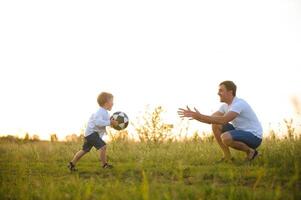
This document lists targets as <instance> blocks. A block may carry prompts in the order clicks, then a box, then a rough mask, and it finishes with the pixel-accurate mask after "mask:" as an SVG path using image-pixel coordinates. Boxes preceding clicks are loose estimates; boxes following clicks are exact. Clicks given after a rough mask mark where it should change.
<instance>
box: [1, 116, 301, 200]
mask: <svg viewBox="0 0 301 200" xmlns="http://www.w3.org/2000/svg"><path fill="white" fill-rule="evenodd" d="M153 114H154V113H153ZM155 115H156V114H155ZM152 120H153V121H152V122H153V123H150V124H144V129H143V126H142V127H140V129H138V131H140V133H141V135H140V137H141V138H140V140H139V141H133V140H131V139H130V138H129V137H128V136H127V135H126V134H125V132H119V133H115V137H113V138H112V141H110V142H109V143H108V158H109V162H110V163H111V164H113V165H114V168H113V169H102V168H101V166H100V162H99V160H98V152H96V150H95V149H93V150H92V151H91V152H90V153H89V154H87V155H86V156H85V157H83V158H82V159H81V160H80V162H79V163H78V165H77V168H78V171H77V172H72V173H71V172H70V171H69V169H68V168H67V164H68V161H70V159H71V158H72V157H73V155H74V153H75V152H76V151H77V150H79V149H80V148H81V145H82V142H81V141H78V142H76V141H75V142H59V141H55V140H53V142H51V141H38V140H36V141H34V140H31V139H28V138H27V139H26V140H24V139H15V138H10V137H3V138H2V139H1V141H0V153H1V157H0V184H1V185H0V199H260V200H261V199H273V200H274V199H301V193H300V191H301V179H300V175H301V173H300V171H301V170H300V166H301V138H300V136H299V134H298V133H296V132H295V131H294V130H293V129H290V128H289V127H288V130H287V133H284V135H285V137H283V138H281V139H279V138H278V137H277V133H276V134H275V133H274V134H271V135H270V137H267V138H265V139H264V141H263V144H262V145H261V146H260V148H259V149H258V150H259V152H260V156H259V157H257V158H256V159H255V160H254V161H252V162H247V161H245V160H244V159H245V155H244V154H243V153H240V152H237V151H232V153H233V156H234V157H235V160H234V161H233V162H232V163H217V162H216V161H218V160H219V159H220V158H221V156H222V154H221V151H220V149H219V147H218V146H217V144H216V142H215V141H214V139H213V137H210V136H208V137H196V136H195V137H190V138H184V139H182V140H180V141H179V140H172V139H167V138H164V137H163V136H164V135H165V134H166V133H167V132H168V131H169V130H168V129H167V128H166V126H164V125H163V124H160V123H159V121H157V122H156V120H160V118H159V117H158V116H157V118H155V117H154V116H153V118H152ZM154 123H155V124H154ZM150 127H153V128H154V129H148V128H150ZM143 130H144V131H145V130H149V131H150V132H148V133H145V132H143ZM153 130H156V132H154V131H153ZM142 133H143V134H142ZM158 133H159V134H158ZM154 134H155V135H154ZM151 136H153V137H151ZM143 138H144V140H143ZM147 138H148V139H147ZM142 141H143V142H142Z"/></svg>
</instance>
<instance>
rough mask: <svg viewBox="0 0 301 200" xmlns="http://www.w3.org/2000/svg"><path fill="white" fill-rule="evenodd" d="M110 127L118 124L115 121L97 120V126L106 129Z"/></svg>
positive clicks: (100, 118)
mask: <svg viewBox="0 0 301 200" xmlns="http://www.w3.org/2000/svg"><path fill="white" fill-rule="evenodd" d="M110 125H113V126H117V125H118V122H117V121H116V120H114V119H111V120H104V119H103V118H102V117H99V118H97V119H96V126H98V127H104V126H110Z"/></svg>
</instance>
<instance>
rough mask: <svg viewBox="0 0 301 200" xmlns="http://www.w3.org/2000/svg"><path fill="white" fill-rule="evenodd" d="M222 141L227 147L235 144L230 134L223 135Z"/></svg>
mask: <svg viewBox="0 0 301 200" xmlns="http://www.w3.org/2000/svg"><path fill="white" fill-rule="evenodd" d="M221 139H222V141H223V143H224V144H225V145H230V144H231V143H232V142H233V139H232V136H231V134H230V133H228V132H225V133H223V134H222V135H221Z"/></svg>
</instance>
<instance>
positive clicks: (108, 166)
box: [102, 163, 113, 169]
mask: <svg viewBox="0 0 301 200" xmlns="http://www.w3.org/2000/svg"><path fill="white" fill-rule="evenodd" d="M102 168H104V169H112V168H113V165H110V164H109V163H106V164H104V165H103V166H102Z"/></svg>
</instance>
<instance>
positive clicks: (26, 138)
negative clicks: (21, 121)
mask: <svg viewBox="0 0 301 200" xmlns="http://www.w3.org/2000/svg"><path fill="white" fill-rule="evenodd" d="M29 140H30V138H29V133H26V134H25V137H24V141H29Z"/></svg>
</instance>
